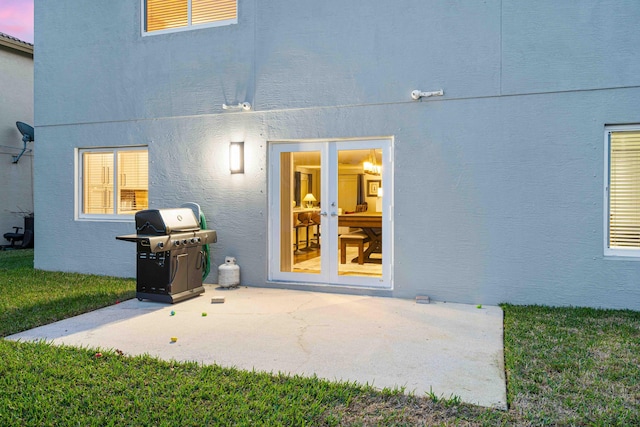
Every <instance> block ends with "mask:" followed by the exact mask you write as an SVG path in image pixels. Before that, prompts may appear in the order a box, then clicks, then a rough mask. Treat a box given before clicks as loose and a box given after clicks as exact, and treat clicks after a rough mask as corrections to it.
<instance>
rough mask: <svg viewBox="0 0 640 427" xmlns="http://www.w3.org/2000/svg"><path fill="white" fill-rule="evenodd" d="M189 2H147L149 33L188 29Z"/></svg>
mask: <svg viewBox="0 0 640 427" xmlns="http://www.w3.org/2000/svg"><path fill="white" fill-rule="evenodd" d="M188 7H189V4H188V0H147V31H158V30H166V29H169V28H179V27H186V26H187V24H188V16H187V13H188Z"/></svg>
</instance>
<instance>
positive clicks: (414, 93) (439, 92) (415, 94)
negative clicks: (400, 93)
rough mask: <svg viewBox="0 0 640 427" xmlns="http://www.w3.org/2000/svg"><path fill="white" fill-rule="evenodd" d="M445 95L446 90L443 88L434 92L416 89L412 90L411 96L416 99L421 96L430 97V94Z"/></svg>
mask: <svg viewBox="0 0 640 427" xmlns="http://www.w3.org/2000/svg"><path fill="white" fill-rule="evenodd" d="M443 95H444V90H442V89H440V90H436V91H434V92H422V91H419V90H417V89H416V90H414V91H412V92H411V98H412V99H414V100H416V101H417V100H418V99H420V98H428V97H430V96H443Z"/></svg>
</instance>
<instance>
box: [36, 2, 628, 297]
mask: <svg viewBox="0 0 640 427" xmlns="http://www.w3.org/2000/svg"><path fill="white" fill-rule="evenodd" d="M588 3H589V4H588V5H586V4H585V3H583V2H579V3H578V2H569V3H565V2H560V3H559V2H553V1H541V2H527V1H507V0H504V1H498V0H488V1H485V2H467V1H457V2H456V1H454V2H452V1H445V0H441V1H432V2H423V1H410V0H401V1H394V2H368V3H367V5H366V6H362V5H361V4H360V3H349V2H347V3H345V2H339V1H337V0H330V1H325V2H320V3H318V2H313V1H299V2H293V4H292V2H285V1H282V0H272V1H269V2H260V1H257V0H253V1H242V0H241V1H239V9H238V10H239V12H238V24H236V25H230V26H225V27H218V28H208V29H199V30H192V31H184V32H177V33H172V34H164V35H142V33H141V24H140V23H141V16H140V13H141V12H140V2H130V1H125V0H114V1H111V2H86V4H85V3H82V4H78V3H77V2H72V1H70V0H65V1H60V2H56V4H55V5H52V4H51V2H45V1H43V0H36V40H37V41H38V43H39V44H38V55H37V60H36V100H37V107H36V129H37V132H38V139H39V141H38V144H37V146H36V154H37V156H36V170H37V171H38V172H37V174H36V179H35V198H36V210H37V212H42V213H43V215H38V216H37V217H36V235H38V236H42V238H40V239H38V241H37V243H36V266H37V267H38V268H42V269H47V270H64V271H79V272H86V273H98V274H112V275H121V276H131V277H133V276H134V275H135V262H134V252H135V248H134V245H131V244H125V243H122V242H117V241H116V240H115V239H114V237H115V236H116V235H119V234H127V233H131V232H132V228H133V225H132V222H131V221H129V222H126V221H125V222H94V221H80V220H77V219H76V218H75V211H76V207H75V203H76V201H77V196H76V193H75V192H76V189H75V188H74V182H75V174H74V168H75V167H76V158H75V156H76V153H75V150H76V149H77V148H86V147H100V146H117V145H139V144H143V145H148V147H149V173H150V177H149V180H150V191H149V193H150V194H149V202H150V206H152V207H168V206H175V205H179V204H181V203H183V202H186V201H196V202H198V203H200V205H201V207H202V209H203V211H204V212H205V213H206V214H207V216H208V222H209V226H210V227H211V228H214V229H216V230H217V232H218V243H217V244H215V245H214V246H213V261H212V264H213V265H214V266H215V265H218V264H222V262H223V260H224V256H227V255H231V256H235V257H236V258H237V259H238V263H239V264H240V265H241V267H242V282H243V284H247V285H254V286H277V285H273V284H269V283H267V266H268V253H267V248H268V245H267V235H268V233H267V230H268V215H269V213H268V200H269V199H268V197H269V195H268V185H267V182H268V180H269V179H270V177H269V176H268V169H269V158H268V155H267V153H268V144H269V141H275V140H287V139H296V140H304V139H309V140H311V139H320V140H322V139H329V138H367V137H381V136H388V137H392V138H393V140H394V153H393V161H394V171H395V173H394V176H393V184H394V185H393V199H394V211H393V212H394V224H393V229H394V234H393V235H394V239H393V242H392V244H393V248H394V267H393V289H392V290H390V291H388V292H385V293H384V294H385V295H389V296H396V297H404V298H413V297H415V296H416V295H429V296H431V297H432V298H433V299H436V300H444V301H450V302H466V303H476V304H496V303H500V302H505V301H508V302H513V303H528V304H532V303H539V304H550V305H581V306H602V307H613V308H621V307H627V308H635V309H640V288H639V287H638V285H637V278H638V274H639V273H640V263H639V261H636V260H634V259H619V258H610V257H605V256H604V255H603V250H604V221H603V216H604V209H605V206H604V201H603V200H604V197H603V191H604V182H605V177H604V171H605V165H604V150H605V145H604V142H603V139H604V129H605V125H607V124H623V123H639V122H640V107H638V104H637V99H638V97H639V96H640V54H639V53H638V50H637V46H638V45H639V44H640V40H639V37H640V36H638V32H637V31H636V25H635V24H634V22H637V20H638V18H640V3H637V2H634V1H627V2H624V1H613V0H611V1H604V0H603V1H598V2H588ZM612 22H617V24H616V25H615V26H613V28H612V25H611V23H612ZM72 23H73V25H72ZM441 88H442V89H444V96H443V97H437V98H435V97H434V98H428V99H425V100H422V101H414V100H412V99H411V97H410V92H411V91H412V90H414V89H420V90H437V89H441ZM243 101H248V102H251V104H252V106H253V109H252V111H250V112H237V111H225V110H223V109H222V104H223V103H227V104H234V103H237V102H243ZM232 140H243V141H245V156H246V164H245V173H244V174H241V175H230V174H229V170H228V144H229V141H232ZM52 163H54V164H55V165H56V167H55V168H51V167H47V165H49V164H52ZM386 196H387V193H386V189H385V197H386ZM44 213H46V217H47V219H46V220H44V219H43V217H44V216H45V215H44ZM52 222H54V223H55V226H52ZM208 281H209V282H211V283H215V281H216V276H215V271H214V273H213V274H212V275H211V277H210V279H208ZM312 289H316V290H317V289H318V287H312ZM323 289H325V288H323ZM332 290H337V291H340V292H350V290H345V289H332Z"/></svg>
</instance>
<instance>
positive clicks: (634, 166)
mask: <svg viewBox="0 0 640 427" xmlns="http://www.w3.org/2000/svg"><path fill="white" fill-rule="evenodd" d="M605 145H606V150H605V153H606V156H605V157H606V159H605V160H606V177H607V182H606V185H605V206H606V207H607V214H606V215H605V223H606V229H605V236H606V240H605V255H617V256H634V257H640V125H639V126H609V127H607V129H606V133H605Z"/></svg>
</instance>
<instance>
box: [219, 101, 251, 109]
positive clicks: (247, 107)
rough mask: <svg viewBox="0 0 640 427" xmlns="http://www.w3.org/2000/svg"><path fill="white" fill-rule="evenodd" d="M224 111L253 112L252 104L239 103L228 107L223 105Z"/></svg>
mask: <svg viewBox="0 0 640 427" xmlns="http://www.w3.org/2000/svg"><path fill="white" fill-rule="evenodd" d="M222 109H223V110H244V111H251V104H250V103H249V102H239V103H238V104H236V105H227V104H222Z"/></svg>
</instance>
